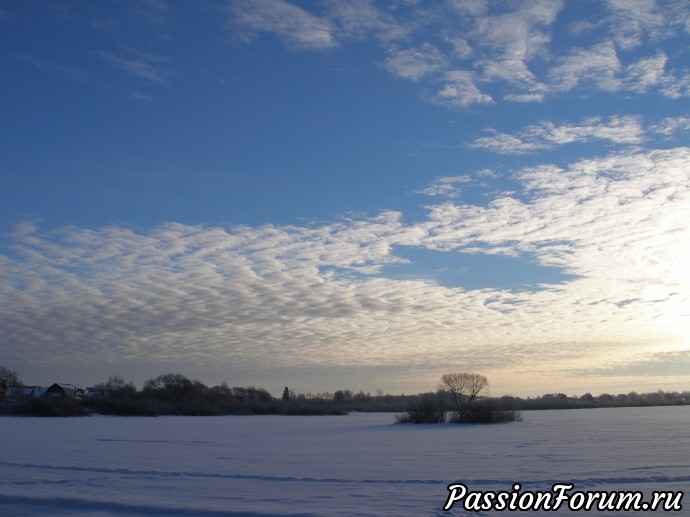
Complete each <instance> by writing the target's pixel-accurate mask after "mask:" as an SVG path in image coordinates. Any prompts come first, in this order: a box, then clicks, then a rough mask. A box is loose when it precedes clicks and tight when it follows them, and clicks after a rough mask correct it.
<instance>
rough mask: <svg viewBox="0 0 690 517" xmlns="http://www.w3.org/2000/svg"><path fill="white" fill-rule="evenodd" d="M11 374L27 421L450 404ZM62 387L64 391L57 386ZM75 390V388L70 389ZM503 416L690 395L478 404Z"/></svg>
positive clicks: (9, 382) (12, 396)
mask: <svg viewBox="0 0 690 517" xmlns="http://www.w3.org/2000/svg"><path fill="white" fill-rule="evenodd" d="M22 386H23V383H22V382H21V380H19V378H18V376H17V374H16V373H15V372H13V371H11V370H9V369H7V368H4V367H2V366H0V414H5V415H8V414H11V415H26V416H82V415H89V414H93V413H98V414H107V415H123V416H158V415H197V416H202V415H203V416H213V415H262V414H284V415H344V414H347V413H349V412H353V411H361V412H390V413H403V412H407V411H409V410H410V408H412V407H415V406H417V405H419V403H420V401H422V400H425V399H429V397H431V396H433V397H435V398H436V399H439V398H441V399H443V398H446V399H447V400H446V402H447V407H451V406H452V399H451V398H449V394H448V393H447V392H444V391H443V390H439V391H436V392H429V393H420V394H418V395H389V394H383V393H382V392H381V391H379V392H378V393H377V394H375V395H372V394H371V393H365V392H362V391H359V392H356V393H355V392H353V391H351V390H337V391H334V392H333V393H319V394H309V393H307V394H302V393H295V392H294V391H293V390H291V389H290V388H289V387H287V386H286V387H285V389H284V390H283V393H282V395H281V396H279V397H274V396H273V395H272V394H271V393H269V392H268V391H266V390H265V389H262V388H255V387H236V386H235V387H230V386H229V385H227V384H226V383H223V384H220V385H218V386H212V387H209V386H206V385H205V384H203V383H201V382H199V381H197V380H192V379H188V378H187V377H185V376H184V375H181V374H178V373H168V374H162V375H159V376H158V377H156V378H155V379H150V380H148V381H146V382H145V383H144V385H143V387H142V389H137V387H136V386H135V385H134V384H133V383H131V382H126V381H125V380H123V379H122V378H121V377H119V376H112V377H110V378H109V379H108V381H106V382H104V383H102V384H98V385H96V386H92V387H89V388H86V389H73V390H70V389H63V388H61V385H57V384H56V385H53V386H54V387H56V388H55V389H53V390H51V391H50V392H46V393H43V394H42V395H41V396H40V397H36V396H35V395H27V394H26V393H22V392H21V389H18V388H21V387H22ZM62 386H65V385H62ZM72 388H73V387H72ZM481 400H484V401H486V402H490V403H494V404H496V405H497V406H498V407H501V408H509V409H511V410H515V411H521V410H546V409H578V408H611V407H626V406H668V405H688V404H690V391H683V392H677V391H674V392H664V391H661V390H659V391H655V392H652V393H636V392H630V393H627V394H616V395H612V394H608V393H603V394H600V395H597V396H593V395H591V394H590V393H586V394H585V395H582V396H578V397H572V396H568V395H565V394H564V393H555V394H552V393H549V394H545V395H541V396H536V397H527V398H521V397H513V396H510V395H504V396H501V397H486V396H484V397H481Z"/></svg>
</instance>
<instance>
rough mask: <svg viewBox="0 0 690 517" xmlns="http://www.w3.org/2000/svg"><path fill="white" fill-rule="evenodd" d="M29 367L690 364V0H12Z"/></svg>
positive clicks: (607, 387)
mask: <svg viewBox="0 0 690 517" xmlns="http://www.w3.org/2000/svg"><path fill="white" fill-rule="evenodd" d="M0 49H1V52H0V60H1V62H2V67H3V70H4V73H3V75H2V78H0V88H1V91H2V95H1V96H0V113H1V120H2V123H0V141H1V142H2V153H1V154H2V159H0V232H2V240H0V355H1V356H2V361H3V363H4V364H5V366H8V367H10V368H13V369H15V370H17V371H18V372H19V373H20V376H21V377H23V378H24V380H25V381H26V382H30V383H36V384H40V383H47V382H53V381H55V380H60V381H64V382H75V383H82V384H89V383H95V382H99V381H102V380H105V379H106V378H107V376H108V375H111V374H118V375H121V376H123V377H125V378H126V379H128V380H133V381H134V382H136V383H137V384H139V385H141V383H142V382H143V381H144V380H145V379H149V378H152V377H155V376H156V375H158V374H159V373H163V372H170V371H174V372H180V373H184V374H185V375H188V376H190V377H194V378H197V379H199V380H201V381H203V382H206V383H209V384H215V383H220V382H223V381H225V382H228V383H229V384H231V385H247V384H253V385H257V386H263V387H265V388H267V389H269V391H272V392H274V393H275V394H279V392H280V391H281V390H282V387H283V386H285V385H288V386H290V387H291V388H292V389H295V390H296V391H298V392H321V391H327V390H328V391H333V390H336V389H342V388H349V389H354V390H359V389H362V390H364V391H371V392H374V391H376V390H377V389H383V390H384V391H388V392H393V393H399V392H407V393H411V392H419V391H426V390H431V389H434V387H435V385H436V382H437V380H438V378H439V376H440V375H441V374H442V373H445V372H448V371H478V372H480V373H483V374H485V375H487V377H489V380H490V382H491V384H492V390H493V391H494V392H495V393H496V394H502V393H513V394H518V395H525V394H534V393H545V392H553V391H566V392H568V393H573V394H578V393H579V394H581V393H584V392H585V391H592V392H595V393H599V392H603V391H611V392H627V391H630V390H637V391H644V390H656V389H657V388H662V389H687V388H688V384H689V382H690V375H689V374H688V373H687V372H690V338H689V337H688V336H689V335H690V275H689V274H688V273H687V271H686V269H687V263H688V262H689V261H690V229H689V228H688V221H690V148H688V136H689V135H690V104H689V103H688V99H689V97H690V59H689V57H690V56H689V51H688V49H690V6H687V5H685V4H684V3H680V2H654V1H642V0H639V1H635V2H628V1H609V2H603V1H602V2H599V1H578V2H574V1H573V2H559V1H546V2H529V3H527V2H525V3H518V2H515V3H512V2H510V3H509V2H491V1H488V2H484V1H465V2H452V1H448V2H437V3H432V4H424V3H418V2H413V1H398V2H380V3H379V2H369V1H366V0H352V1H339V2H334V1H323V2H292V3H290V2H284V1H282V0H265V1H261V2H251V1H242V2H240V1H237V2H236V1H228V2H206V1H201V0H200V1H195V2H172V1H165V0H149V1H138V2H127V1H124V2H91V3H84V2H76V1H56V2H50V3H43V2H28V1H27V2H19V1H17V2H5V3H3V4H2V5H0Z"/></svg>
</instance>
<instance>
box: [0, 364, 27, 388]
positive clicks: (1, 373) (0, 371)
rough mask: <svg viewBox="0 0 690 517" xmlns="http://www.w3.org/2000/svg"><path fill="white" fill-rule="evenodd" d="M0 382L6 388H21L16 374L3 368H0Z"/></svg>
mask: <svg viewBox="0 0 690 517" xmlns="http://www.w3.org/2000/svg"><path fill="white" fill-rule="evenodd" d="M0 381H2V383H4V385H5V387H6V388H11V387H13V386H23V385H24V384H23V383H22V381H20V380H19V377H18V376H17V372H15V371H14V370H10V369H9V368H6V367H4V366H0Z"/></svg>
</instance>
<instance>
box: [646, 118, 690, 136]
mask: <svg viewBox="0 0 690 517" xmlns="http://www.w3.org/2000/svg"><path fill="white" fill-rule="evenodd" d="M650 130H651V131H653V132H654V133H658V134H661V135H664V136H667V137H670V136H673V135H674V134H675V133H676V132H678V131H690V117H667V118H665V119H663V120H661V121H660V122H659V123H658V124H654V125H652V126H651V127H650Z"/></svg>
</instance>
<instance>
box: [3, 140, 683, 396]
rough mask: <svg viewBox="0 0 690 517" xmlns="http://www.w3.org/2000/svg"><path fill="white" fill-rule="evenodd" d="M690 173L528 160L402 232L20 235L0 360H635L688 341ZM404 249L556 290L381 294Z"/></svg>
mask: <svg viewBox="0 0 690 517" xmlns="http://www.w3.org/2000/svg"><path fill="white" fill-rule="evenodd" d="M689 175H690V149H688V148H675V149H667V150H652V151H646V152H640V151H627V152H623V153H619V154H612V155H609V156H603V157H599V158H592V159H587V160H581V161H578V162H575V163H573V164H571V165H569V166H567V167H565V168H562V167H559V166H555V165H551V164H542V165H537V166H532V167H525V168H522V169H520V170H519V171H517V172H516V174H515V180H516V182H517V183H518V184H519V185H520V192H518V193H516V194H515V195H513V196H507V195H498V196H495V197H494V198H493V199H492V200H491V201H490V202H489V203H488V204H487V205H474V204H466V203H457V204H454V203H451V202H445V203H441V204H436V205H432V206H430V207H429V208H428V216H427V217H426V218H425V219H423V220H421V221H418V222H415V223H410V224H405V223H404V222H403V220H404V219H403V214H401V213H398V212H382V213H380V214H378V215H376V216H372V217H360V218H344V219H342V220H339V221H335V222H331V223H326V224H320V225H306V226H276V225H264V226H256V227H251V226H239V227H231V228H224V227H205V226H194V225H183V224H176V223H168V224H162V225H159V226H157V227H155V228H153V229H150V230H133V229H129V228H125V227H122V226H109V227H103V228H95V229H87V228H78V227H63V228H57V229H54V230H42V229H40V228H39V227H37V226H36V225H33V224H30V223H24V224H20V225H18V226H17V227H16V228H15V231H14V233H13V234H12V235H9V236H8V237H7V238H8V241H9V244H10V246H11V250H12V251H11V253H10V252H7V253H6V254H5V255H3V256H0V341H1V342H2V343H12V347H7V348H6V349H5V350H4V351H3V354H4V355H3V358H4V360H5V361H8V362H10V363H11V364H18V363H19V361H20V360H21V357H36V356H40V357H44V358H45V361H46V362H47V363H49V364H50V365H51V368H54V369H60V368H67V367H68V365H67V363H69V364H70V365H74V364H94V363H98V364H102V365H105V366H104V368H106V367H107V368H109V369H111V370H110V372H109V373H112V368H113V367H115V366H117V367H118V368H122V367H127V365H130V366H132V367H134V365H136V366H137V367H142V365H148V366H147V367H148V368H149V369H154V368H155V369H157V370H154V371H153V372H151V373H150V375H155V374H157V373H159V369H161V368H163V367H162V366H161V365H167V364H174V365H177V366H176V367H177V368H179V365H181V364H194V365H197V366H198V367H199V368H203V369H204V371H206V372H208V373H207V375H208V377H207V378H208V381H211V382H220V381H222V380H228V379H229V380H230V381H232V379H233V378H236V376H238V375H240V376H241V375H242V372H243V371H248V370H251V371H259V370H261V369H262V368H263V369H269V370H270V369H271V368H289V367H313V368H315V370H317V371H323V370H324V369H329V368H331V369H332V368H349V369H356V368H360V367H361V368H372V367H374V366H376V367H385V368H405V369H409V368H410V365H416V364H419V365H425V367H426V368H432V369H433V368H438V369H441V370H443V369H447V368H448V367H449V365H453V364H458V354H461V355H462V367H463V368H467V369H475V368H479V367H481V368H482V371H485V372H486V373H487V374H488V375H491V374H492V373H500V372H503V373H504V374H507V372H512V373H511V375H513V376H514V378H515V379H518V378H520V375H521V374H519V373H516V372H519V371H525V372H530V373H526V374H524V375H526V376H527V377H529V375H531V372H533V368H532V366H533V365H535V364H539V365H540V368H542V369H543V370H544V371H548V370H549V369H552V370H553V371H554V372H557V373H556V374H553V375H557V376H558V377H560V379H561V380H562V378H563V376H564V375H565V374H564V372H563V362H562V361H564V360H566V359H567V360H568V364H569V367H570V368H572V369H573V370H581V369H584V368H587V367H591V366H593V365H601V366H602V367H606V366H607V365H611V364H614V361H615V360H616V358H617V357H620V355H621V354H625V355H626V356H628V357H630V356H632V357H639V358H641V359H640V360H641V361H643V360H644V357H646V356H645V354H648V353H649V352H650V351H651V350H656V351H657V352H663V351H664V350H667V351H668V350H671V349H678V346H680V345H679V343H683V341H682V340H683V339H686V338H687V321H688V317H689V316H690V315H689V314H688V309H687V307H688V306H690V275H689V274H688V272H687V263H688V261H689V260H690V246H688V242H690V227H689V226H688V224H687V221H690V176H689ZM465 181H466V179H465V177H463V176H459V177H448V178H439V179H438V180H436V181H435V182H434V184H432V186H431V187H430V189H433V188H434V187H436V188H437V189H438V188H441V189H442V188H443V185H451V186H452V187H454V186H456V185H458V184H459V185H462V184H463V183H465ZM452 187H451V189H452ZM450 192H451V193H452V190H450ZM400 246H403V247H407V248H417V249H426V250H437V251H439V252H445V253H451V254H453V256H454V257H456V260H457V261H458V266H460V265H461V264H462V255H461V254H474V255H485V254H500V255H505V256H508V257H515V258H516V259H517V258H520V257H522V258H529V259H530V260H533V261H535V262H536V263H537V264H539V265H541V266H544V267H554V268H558V269H559V270H561V271H563V272H565V273H568V274H569V275H572V277H570V278H567V279H564V280H563V281H560V282H556V283H553V284H547V285H539V286H537V289H535V290H527V291H519V290H518V291H516V290H509V289H496V288H494V289H488V288H485V289H471V290H470V289H467V290H466V289H462V288H446V287H443V286H439V285H433V284H430V283H429V282H426V281H424V279H419V280H415V279H394V278H388V277H387V276H386V275H385V266H386V265H391V264H403V263H405V262H406V261H409V259H404V258H402V257H399V256H396V255H395V252H394V250H395V249H396V247H400ZM516 274H519V273H518V272H517V270H516ZM526 281H527V282H529V280H528V279H526ZM107 373H108V372H104V374H107ZM545 375H546V374H545ZM209 377H210V378H209ZM523 380H524V379H523ZM555 380H556V377H554V381H555ZM265 381H266V380H265V379H261V378H259V379H255V380H254V381H253V382H258V383H262V382H265ZM516 382H519V380H516ZM372 389H375V387H372Z"/></svg>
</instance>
